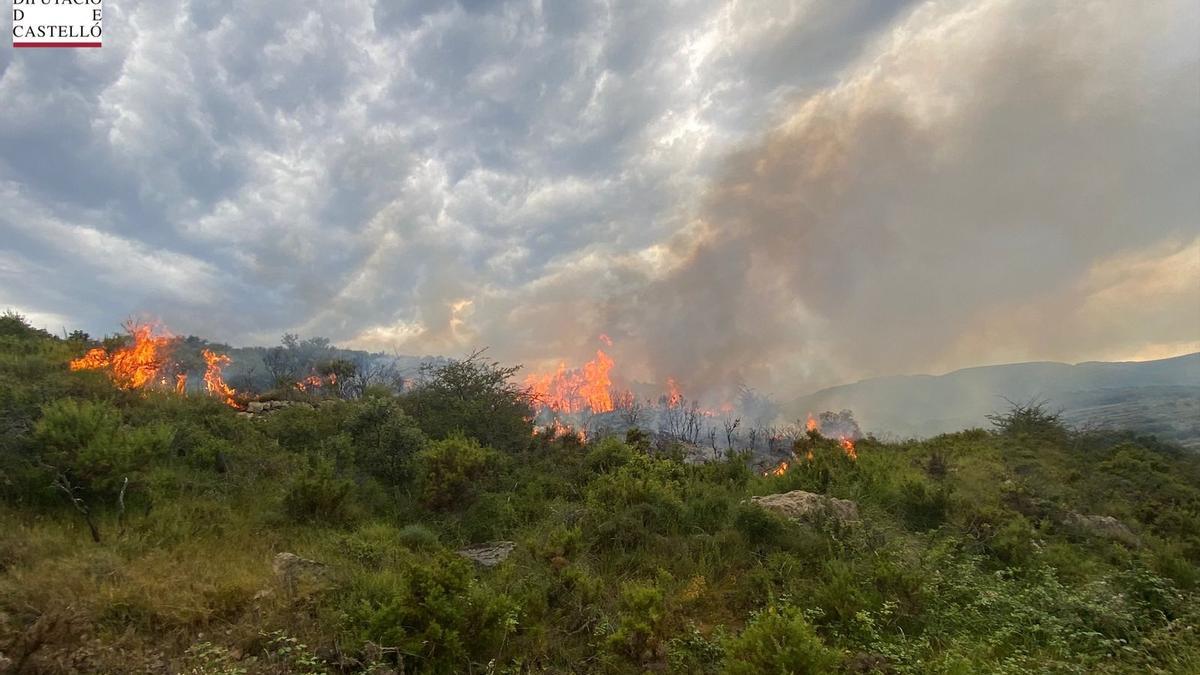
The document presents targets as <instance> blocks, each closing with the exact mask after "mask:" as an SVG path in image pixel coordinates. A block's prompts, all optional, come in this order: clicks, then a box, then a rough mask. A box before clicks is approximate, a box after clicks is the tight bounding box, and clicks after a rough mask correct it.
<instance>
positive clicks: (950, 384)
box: [785, 353, 1200, 449]
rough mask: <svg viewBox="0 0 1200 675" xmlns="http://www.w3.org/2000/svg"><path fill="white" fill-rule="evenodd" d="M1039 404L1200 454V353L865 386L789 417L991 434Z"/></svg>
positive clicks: (906, 432)
mask: <svg viewBox="0 0 1200 675" xmlns="http://www.w3.org/2000/svg"><path fill="white" fill-rule="evenodd" d="M1034 398H1037V399H1041V400H1044V401H1046V402H1047V403H1048V405H1049V406H1050V407H1052V408H1054V409H1060V410H1062V412H1063V414H1064V417H1065V419H1066V420H1067V421H1068V422H1069V423H1071V424H1074V425H1077V426H1082V427H1088V428H1100V429H1131V430H1136V431H1139V432H1142V433H1152V434H1155V435H1157V436H1159V437H1160V438H1162V439H1164V440H1170V441H1174V442H1177V443H1180V444H1181V445H1184V446H1187V447H1190V448H1193V449H1200V353H1196V354H1188V355H1186V356H1178V357H1175V358H1170V359H1161V360H1157V361H1142V362H1122V363H1104V362H1086V363H1079V364H1075V365H1071V364H1066V363H1053V362H1041V363H1017V364H1009V365H999V366H984V367H978V368H966V369H963V370H956V371H954V372H952V373H947V374H945V375H940V376H932V375H902V376H895V377H881V378H873V379H869V380H863V381H861V382H856V383H854V384H847V385H842V386H837V387H831V388H828V389H823V390H821V391H818V392H815V393H813V394H810V395H808V396H804V397H801V398H799V399H797V400H795V401H794V402H792V403H791V404H790V405H788V406H785V411H787V412H789V413H790V414H791V415H793V416H803V415H804V414H806V413H807V412H810V411H820V410H842V409H849V410H853V411H854V414H855V417H856V418H857V419H858V420H859V422H860V423H861V424H862V425H863V428H864V429H865V430H869V431H872V432H874V433H877V434H881V435H890V436H897V437H902V438H903V437H910V436H916V437H925V436H931V435H935V434H939V433H946V432H952V431H958V430H961V429H969V428H973V427H981V426H987V424H988V423H987V419H986V416H987V415H988V414H990V413H993V412H995V411H997V410H1000V409H1003V408H1004V407H1005V406H1006V405H1007V403H1006V401H1005V399H1008V400H1010V401H1027V400H1030V399H1034Z"/></svg>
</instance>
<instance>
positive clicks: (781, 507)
mask: <svg viewBox="0 0 1200 675" xmlns="http://www.w3.org/2000/svg"><path fill="white" fill-rule="evenodd" d="M750 501H751V502H752V503H754V504H758V505H759V506H761V507H763V508H764V509H766V510H768V511H772V512H774V513H778V514H779V515H781V516H784V517H785V518H791V519H793V520H799V519H802V518H809V517H813V516H822V515H828V516H830V517H832V518H833V519H834V520H836V521H838V522H839V523H842V524H847V523H851V522H855V521H857V520H858V519H859V518H858V504H855V503H854V502H852V501H850V500H849V499H838V498H836V497H827V496H825V495H819V494H815V493H813V492H805V491H804V490H792V491H791V492H784V493H781V494H774V495H763V496H761V497H751V498H750Z"/></svg>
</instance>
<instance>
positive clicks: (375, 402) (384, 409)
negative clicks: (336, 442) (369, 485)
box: [347, 395, 429, 485]
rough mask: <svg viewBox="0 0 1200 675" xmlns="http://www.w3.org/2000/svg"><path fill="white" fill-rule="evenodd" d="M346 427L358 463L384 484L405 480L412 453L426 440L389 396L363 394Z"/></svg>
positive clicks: (422, 448)
mask: <svg viewBox="0 0 1200 675" xmlns="http://www.w3.org/2000/svg"><path fill="white" fill-rule="evenodd" d="M347 428H348V429H349V431H350V433H351V435H352V436H353V438H354V442H355V445H356V447H357V450H358V458H357V461H358V466H359V467H360V468H361V469H362V470H364V471H365V472H366V473H368V474H370V475H372V476H374V477H376V478H378V479H379V480H380V481H381V482H382V483H383V484H384V485H400V484H402V483H404V482H406V481H407V480H408V479H409V478H410V477H411V475H410V474H411V462H412V459H413V457H415V456H416V455H417V453H419V452H421V451H422V450H424V449H425V448H426V447H427V445H428V443H429V439H428V438H426V436H425V434H424V432H422V431H421V429H420V427H418V426H417V423H416V420H414V419H413V418H411V417H409V416H408V415H405V414H404V411H403V410H401V409H400V405H399V403H398V402H397V401H396V400H395V399H393V398H392V397H390V396H374V395H373V396H368V397H366V398H364V399H363V401H362V403H361V404H360V405H359V406H358V407H357V409H356V411H355V413H354V414H353V415H352V416H351V417H350V419H349V420H348V422H347Z"/></svg>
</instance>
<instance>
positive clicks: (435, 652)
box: [339, 553, 517, 673]
mask: <svg viewBox="0 0 1200 675" xmlns="http://www.w3.org/2000/svg"><path fill="white" fill-rule="evenodd" d="M339 604H340V606H341V612H340V614H341V617H342V631H343V633H344V634H345V635H346V637H347V638H349V641H350V642H351V643H352V644H355V643H356V644H360V645H365V644H366V643H367V642H371V643H373V644H375V645H379V646H380V647H384V648H387V649H390V650H395V651H396V652H397V653H398V654H400V655H402V656H401V657H399V658H402V659H403V661H404V666H405V669H404V672H422V673H459V672H467V671H471V670H482V668H480V667H478V665H479V664H484V663H487V662H488V661H489V660H491V659H492V658H495V657H496V656H497V652H498V650H499V649H500V647H501V645H502V643H503V640H504V638H505V637H506V636H507V635H509V634H511V633H512V632H513V631H514V630H515V629H516V627H517V613H516V608H515V607H514V605H513V603H512V601H511V600H510V599H509V598H508V597H507V596H505V595H502V594H497V593H495V592H493V591H490V590H489V589H488V588H487V587H485V586H483V585H482V584H480V583H478V582H476V581H475V579H474V573H473V570H472V568H471V565H470V563H468V562H467V561H465V560H463V559H462V558H460V557H458V556H456V555H453V554H449V553H443V554H440V555H434V556H429V555H428V554H421V555H420V556H419V557H418V556H417V555H416V554H411V553H410V554H402V555H401V556H400V557H399V558H398V559H397V560H396V561H395V563H394V564H393V565H390V566H389V567H388V568H387V569H386V570H385V571H382V572H378V573H369V574H364V575H359V576H357V577H355V578H354V579H353V580H352V582H351V583H350V584H349V586H348V587H347V588H343V589H342V591H341V593H340V598H339Z"/></svg>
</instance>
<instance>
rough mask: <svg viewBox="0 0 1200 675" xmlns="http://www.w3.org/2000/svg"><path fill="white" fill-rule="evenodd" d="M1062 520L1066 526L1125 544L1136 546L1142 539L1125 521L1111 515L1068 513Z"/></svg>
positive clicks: (1140, 543) (1139, 544)
mask: <svg viewBox="0 0 1200 675" xmlns="http://www.w3.org/2000/svg"><path fill="white" fill-rule="evenodd" d="M1064 522H1065V523H1066V524H1067V526H1068V527H1073V528H1075V529H1076V530H1079V531H1081V532H1085V533H1087V534H1090V535H1093V536H1096V537H1102V538H1104V539H1111V540H1113V541H1118V542H1120V543H1122V544H1125V545H1126V546H1133V547H1138V546H1141V545H1142V540H1141V538H1140V537H1138V536H1137V535H1136V534H1134V532H1133V530H1131V529H1129V527H1128V526H1126V525H1125V523H1122V522H1121V521H1119V520H1117V519H1116V518H1113V517H1112V516H1091V515H1085V514H1082V513H1068V514H1067V516H1066V518H1064Z"/></svg>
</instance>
